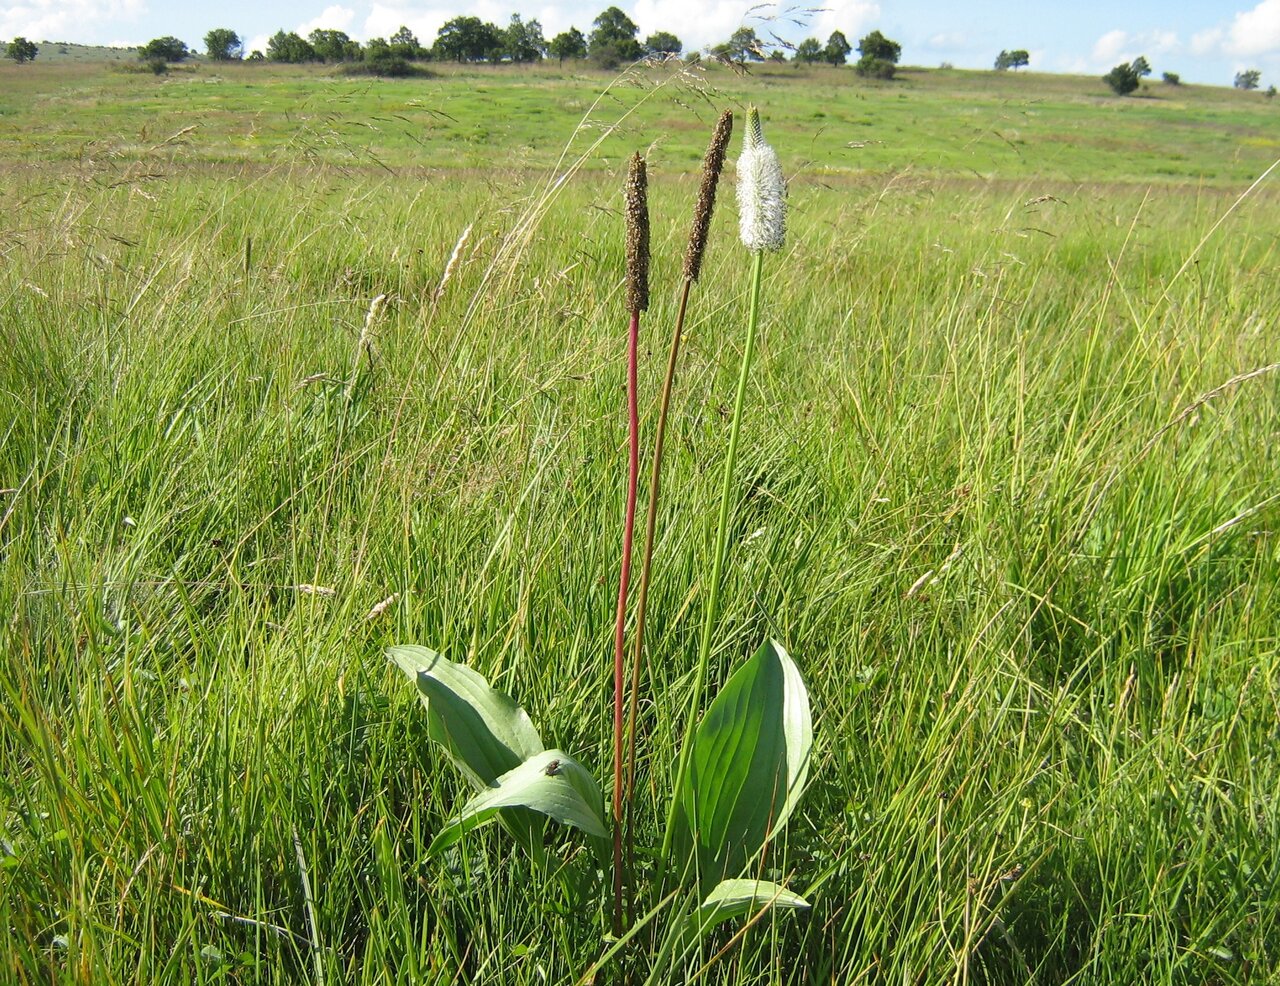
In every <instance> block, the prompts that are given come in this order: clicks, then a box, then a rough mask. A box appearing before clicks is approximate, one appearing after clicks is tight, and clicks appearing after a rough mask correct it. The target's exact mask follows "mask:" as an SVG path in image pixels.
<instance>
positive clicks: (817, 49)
mask: <svg viewBox="0 0 1280 986" xmlns="http://www.w3.org/2000/svg"><path fill="white" fill-rule="evenodd" d="M792 61H796V62H809V63H812V62H820V61H822V42H821V41H819V40H818V39H817V38H805V39H804V40H803V41H801V42H800V44H798V45H797V46H796V53H795V54H794V55H793V56H792Z"/></svg>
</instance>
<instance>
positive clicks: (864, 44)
mask: <svg viewBox="0 0 1280 986" xmlns="http://www.w3.org/2000/svg"><path fill="white" fill-rule="evenodd" d="M858 54H859V55H861V56H862V57H861V58H859V59H858V64H857V65H855V66H854V69H855V71H857V73H858V74H859V75H862V76H866V77H867V78H871V79H892V78H893V74H894V72H895V71H896V69H897V65H898V59H899V58H901V57H902V45H900V44H898V42H896V41H890V40H889V39H888V38H886V37H885V36H884V35H883V34H881V33H880V32H879V31H872V32H871V33H870V34H868V35H866V36H865V37H863V38H862V40H861V41H859V42H858Z"/></svg>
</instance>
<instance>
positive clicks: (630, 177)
mask: <svg viewBox="0 0 1280 986" xmlns="http://www.w3.org/2000/svg"><path fill="white" fill-rule="evenodd" d="M648 307H649V179H648V176H647V174H646V172H645V165H644V158H642V157H641V156H640V154H639V152H636V154H634V155H633V156H632V158H631V168H630V169H629V170H628V172H627V311H632V312H642V311H645V310H647V309H648Z"/></svg>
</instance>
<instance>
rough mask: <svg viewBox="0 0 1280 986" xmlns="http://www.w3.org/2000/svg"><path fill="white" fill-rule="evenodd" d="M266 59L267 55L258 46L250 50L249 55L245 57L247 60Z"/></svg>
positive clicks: (258, 60)
mask: <svg viewBox="0 0 1280 986" xmlns="http://www.w3.org/2000/svg"><path fill="white" fill-rule="evenodd" d="M266 60H267V56H266V55H264V54H263V53H262V52H260V51H259V50H258V49H257V48H254V49H253V51H251V52H249V56H248V57H247V58H246V59H245V61H246V62H265V61H266Z"/></svg>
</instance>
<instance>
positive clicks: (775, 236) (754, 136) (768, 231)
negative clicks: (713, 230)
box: [738, 106, 787, 250]
mask: <svg viewBox="0 0 1280 986" xmlns="http://www.w3.org/2000/svg"><path fill="white" fill-rule="evenodd" d="M786 199H787V182H786V179H785V178H783V177H782V165H781V164H779V163H778V155H777V152H776V151H774V149H773V148H772V147H770V146H769V145H768V143H767V142H766V141H765V139H764V131H762V130H761V129H760V113H759V112H758V111H757V110H756V108H755V107H754V106H752V107H751V108H750V109H748V110H747V131H746V136H745V137H744V139H743V143H742V156H741V157H740V158H738V229H739V232H740V234H741V236H742V242H743V244H744V245H745V246H746V248H747V249H748V250H779V249H781V248H782V244H783V242H784V241H785V240H786V238H787V201H786Z"/></svg>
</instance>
